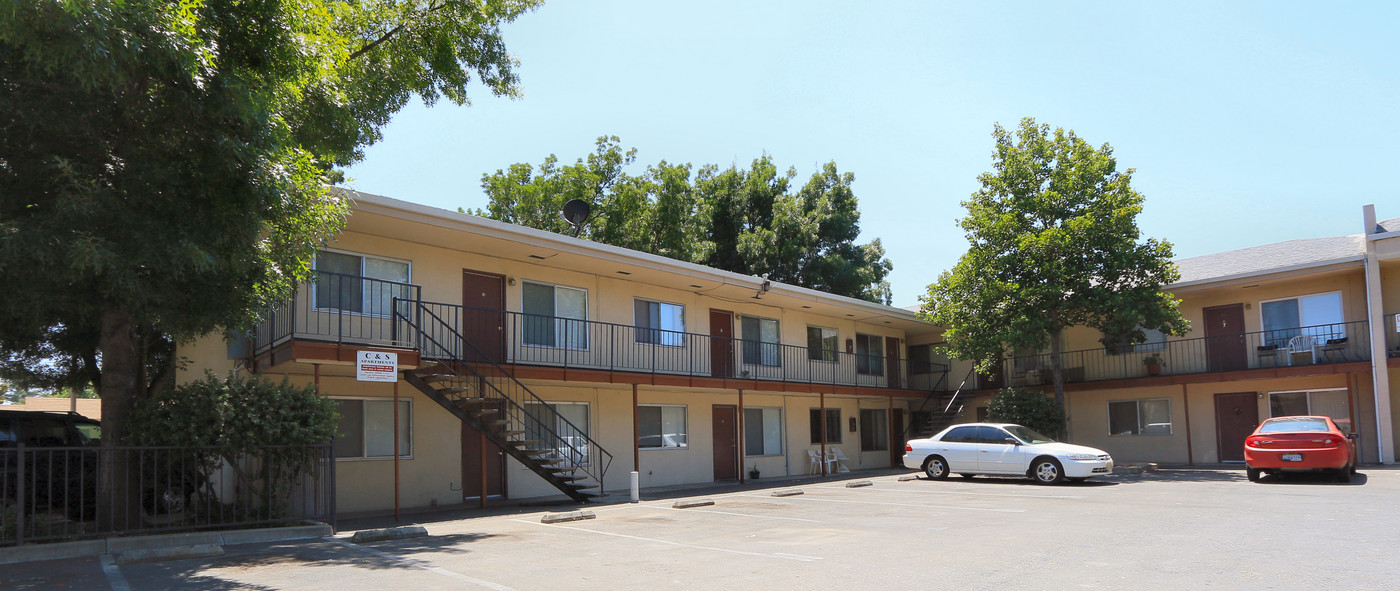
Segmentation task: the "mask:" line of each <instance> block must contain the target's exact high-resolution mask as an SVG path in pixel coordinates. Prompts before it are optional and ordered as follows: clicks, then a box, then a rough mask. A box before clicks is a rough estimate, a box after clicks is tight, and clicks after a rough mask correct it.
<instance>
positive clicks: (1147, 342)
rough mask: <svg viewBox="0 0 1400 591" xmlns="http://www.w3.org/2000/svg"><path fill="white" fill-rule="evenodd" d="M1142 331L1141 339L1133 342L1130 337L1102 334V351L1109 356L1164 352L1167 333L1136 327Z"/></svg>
mask: <svg viewBox="0 0 1400 591" xmlns="http://www.w3.org/2000/svg"><path fill="white" fill-rule="evenodd" d="M1137 329H1138V330H1140V331H1142V335H1143V339H1142V340H1141V341H1134V340H1133V339H1132V338H1131V337H1130V336H1128V335H1124V336H1113V335H1110V334H1108V333H1103V339H1101V340H1100V342H1102V343H1103V347H1104V351H1105V352H1107V353H1108V354H1109V355H1121V354H1124V353H1149V352H1152V351H1164V350H1166V348H1167V333H1164V332H1162V331H1160V330H1157V329H1154V328H1143V327H1141V326H1139V327H1137Z"/></svg>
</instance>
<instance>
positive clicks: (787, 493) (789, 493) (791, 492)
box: [773, 488, 802, 497]
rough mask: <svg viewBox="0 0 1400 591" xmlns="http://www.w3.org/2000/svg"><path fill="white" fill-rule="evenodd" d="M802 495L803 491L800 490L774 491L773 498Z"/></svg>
mask: <svg viewBox="0 0 1400 591" xmlns="http://www.w3.org/2000/svg"><path fill="white" fill-rule="evenodd" d="M800 494H802V489H800V488H789V489H787V490H775V491H773V496H775V497H795V496H797V495H800Z"/></svg>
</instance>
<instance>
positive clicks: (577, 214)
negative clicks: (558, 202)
mask: <svg viewBox="0 0 1400 591" xmlns="http://www.w3.org/2000/svg"><path fill="white" fill-rule="evenodd" d="M589 211H590V208H589V207H588V202H587V201H584V200H582V199H570V200H569V202H568V203H565V204H564V210H563V211H561V212H559V215H560V217H563V218H564V221H566V222H569V225H571V226H573V227H574V236H578V233H579V232H580V231H582V230H583V222H585V221H587V220H588V214H589Z"/></svg>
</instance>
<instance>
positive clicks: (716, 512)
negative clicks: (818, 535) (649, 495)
mask: <svg viewBox="0 0 1400 591" xmlns="http://www.w3.org/2000/svg"><path fill="white" fill-rule="evenodd" d="M653 508H654V509H665V510H667V511H677V512H680V513H714V514H716V515H733V516H735V517H743V518H745V519H776V520H779V521H801V522H804V523H826V522H824V521H818V520H816V519H803V518H801V517H777V516H774V515H753V514H750V513H732V512H729V511H714V510H710V509H677V508H675V507H653Z"/></svg>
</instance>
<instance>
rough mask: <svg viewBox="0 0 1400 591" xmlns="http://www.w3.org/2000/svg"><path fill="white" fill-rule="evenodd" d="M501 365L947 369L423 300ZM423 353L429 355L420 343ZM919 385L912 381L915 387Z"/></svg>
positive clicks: (722, 372)
mask: <svg viewBox="0 0 1400 591" xmlns="http://www.w3.org/2000/svg"><path fill="white" fill-rule="evenodd" d="M423 307H424V309H425V310H428V311H431V313H432V315H434V316H435V317H437V318H440V319H442V322H443V323H445V324H447V325H449V326H459V327H461V328H462V332H463V333H464V334H465V335H467V338H468V339H469V340H470V341H471V342H472V343H474V344H475V345H476V346H478V347H480V348H481V349H482V350H484V351H485V350H490V351H495V352H496V353H495V355H497V357H496V359H500V360H502V361H504V362H506V363H512V364H524V365H543V366H553V367H563V368H577V369H596V370H606V371H629V372H640V373H652V374H669V375H681V376H708V377H724V378H741V379H754V380H763V381H785V382H806V383H814V384H831V385H843V386H870V387H889V386H890V385H891V384H894V385H895V386H896V387H900V388H916V387H917V388H918V389H923V388H929V387H932V386H934V385H936V384H939V383H941V380H942V375H943V374H944V373H946V372H947V367H946V366H944V365H941V364H935V363H929V364H926V367H925V366H921V367H920V370H921V373H920V374H916V375H918V376H919V377H918V378H917V379H914V380H911V379H910V378H911V377H912V376H909V375H908V368H909V362H908V360H907V359H905V358H903V357H898V358H896V357H892V356H886V355H885V354H884V353H883V352H876V353H874V354H859V353H846V352H844V351H838V350H835V349H826V348H813V347H807V346H801V345H786V344H781V343H772V342H759V341H751V340H744V339H737V338H725V337H716V336H711V335H706V334H696V333H689V332H681V331H673V330H665V329H659V328H646V327H637V326H633V325H627V324H614V323H608V322H598V321H592V320H578V319H572V318H559V317H553V316H540V315H534V314H523V313H520V312H511V311H503V310H488V309H479V308H467V307H463V306H460V305H456V304H443V303H433V302H424V303H423ZM422 346H423V352H422V353H423V355H424V356H425V357H431V356H432V355H433V352H431V351H429V350H428V349H429V345H428V344H426V343H424V344H422ZM915 384H918V386H915Z"/></svg>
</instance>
